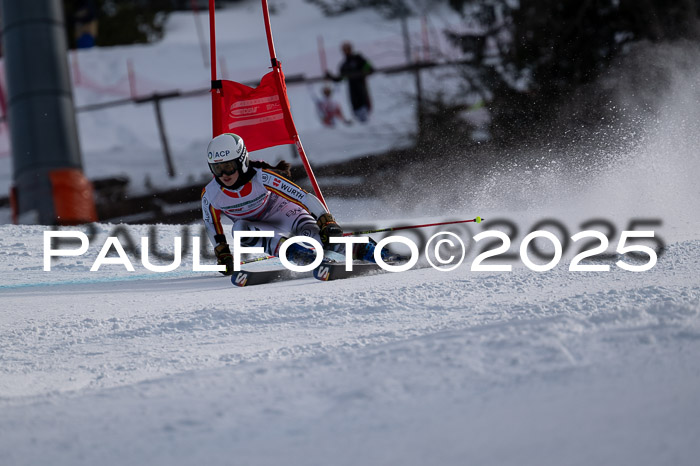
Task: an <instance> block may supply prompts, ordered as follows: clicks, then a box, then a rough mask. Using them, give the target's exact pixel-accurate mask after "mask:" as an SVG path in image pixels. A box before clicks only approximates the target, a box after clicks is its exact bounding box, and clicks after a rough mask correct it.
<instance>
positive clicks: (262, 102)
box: [215, 70, 294, 151]
mask: <svg viewBox="0 0 700 466" xmlns="http://www.w3.org/2000/svg"><path fill="white" fill-rule="evenodd" d="M278 72H279V79H280V82H279V83H278V82H277V79H278V77H277V76H276V73H278ZM221 86H222V87H221V91H220V92H221V93H220V94H219V96H218V99H217V100H218V101H219V104H220V106H221V107H220V108H221V113H220V115H221V117H220V121H219V125H218V126H219V127H218V128H215V134H216V135H219V134H222V133H235V134H238V135H239V136H241V137H242V138H243V141H244V142H245V145H246V147H247V148H248V150H249V151H255V150H259V149H264V148H266V147H272V146H278V145H280V144H294V135H293V125H289V124H288V123H287V122H286V121H285V115H284V112H283V111H282V105H286V106H287V108H289V101H288V99H287V93H286V88H285V85H284V75H282V71H281V70H273V71H271V72H269V73H268V74H266V75H265V76H263V78H262V79H261V80H260V84H259V85H258V87H255V88H253V87H249V86H246V85H244V84H240V83H237V82H234V81H221ZM278 86H280V87H281V89H278Z"/></svg>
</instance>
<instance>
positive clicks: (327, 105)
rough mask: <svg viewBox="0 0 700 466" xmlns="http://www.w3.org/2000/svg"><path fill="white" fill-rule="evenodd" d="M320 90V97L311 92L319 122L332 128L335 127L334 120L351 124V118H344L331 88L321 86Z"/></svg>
mask: <svg viewBox="0 0 700 466" xmlns="http://www.w3.org/2000/svg"><path fill="white" fill-rule="evenodd" d="M321 92H322V96H321V97H317V96H316V95H315V94H313V93H312V94H311V98H312V99H313V100H314V103H315V104H316V110H317V111H318V115H319V117H320V118H321V122H322V123H323V124H324V126H328V127H329V128H333V127H335V121H336V120H340V121H342V122H343V123H345V124H346V125H351V124H352V120H350V119H347V118H345V115H343V111H342V110H341V108H340V105H339V104H338V102H336V101H335V100H334V99H333V89H332V88H331V86H323V89H322V90H321Z"/></svg>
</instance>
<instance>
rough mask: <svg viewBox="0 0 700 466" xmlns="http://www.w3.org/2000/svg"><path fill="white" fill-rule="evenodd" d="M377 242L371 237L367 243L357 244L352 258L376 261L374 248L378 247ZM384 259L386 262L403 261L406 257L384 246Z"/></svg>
mask: <svg viewBox="0 0 700 466" xmlns="http://www.w3.org/2000/svg"><path fill="white" fill-rule="evenodd" d="M376 246H377V243H376V242H375V241H374V240H373V239H372V238H370V239H369V242H368V243H365V244H356V245H354V247H353V251H352V258H353V259H355V260H361V261H365V262H376V261H375V260H374V250H375V249H376ZM381 254H382V260H383V261H384V262H388V263H391V262H402V261H405V260H406V258H405V257H403V256H401V255H399V254H393V253H392V252H391V251H389V250H388V249H387V248H382V253H381Z"/></svg>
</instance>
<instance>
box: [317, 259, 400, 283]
mask: <svg viewBox="0 0 700 466" xmlns="http://www.w3.org/2000/svg"><path fill="white" fill-rule="evenodd" d="M390 264H391V265H396V264H393V263H390ZM383 272H386V271H385V270H384V269H382V268H381V267H379V266H378V265H377V264H375V263H374V262H362V263H356V264H353V265H352V270H345V262H332V263H326V264H321V265H319V266H318V267H316V268H315V269H314V278H316V279H317V280H322V281H326V282H328V281H332V280H342V279H345V278H353V277H361V276H363V275H371V274H375V273H383Z"/></svg>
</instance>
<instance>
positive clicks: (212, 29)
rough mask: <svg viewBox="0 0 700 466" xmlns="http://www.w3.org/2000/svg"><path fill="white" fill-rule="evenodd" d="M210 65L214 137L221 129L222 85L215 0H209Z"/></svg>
mask: <svg viewBox="0 0 700 466" xmlns="http://www.w3.org/2000/svg"><path fill="white" fill-rule="evenodd" d="M209 54H210V55H209V57H210V59H209V65H210V66H211V128H212V135H213V136H214V137H216V136H218V135H219V129H220V128H221V102H219V98H220V97H221V94H220V93H221V89H220V86H221V83H220V82H218V81H217V79H216V21H215V20H214V0H209Z"/></svg>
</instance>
